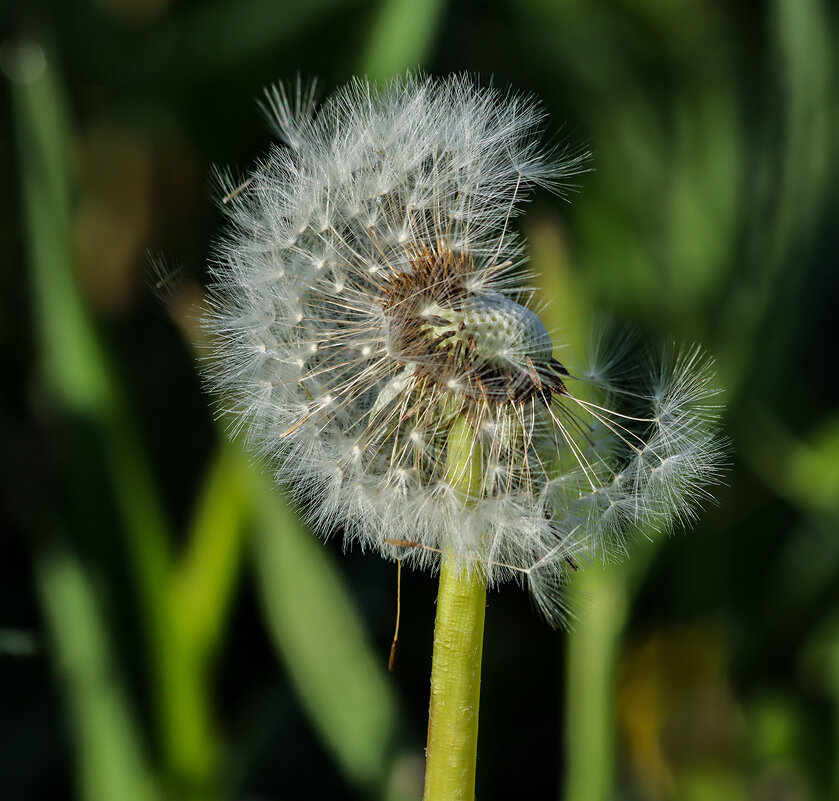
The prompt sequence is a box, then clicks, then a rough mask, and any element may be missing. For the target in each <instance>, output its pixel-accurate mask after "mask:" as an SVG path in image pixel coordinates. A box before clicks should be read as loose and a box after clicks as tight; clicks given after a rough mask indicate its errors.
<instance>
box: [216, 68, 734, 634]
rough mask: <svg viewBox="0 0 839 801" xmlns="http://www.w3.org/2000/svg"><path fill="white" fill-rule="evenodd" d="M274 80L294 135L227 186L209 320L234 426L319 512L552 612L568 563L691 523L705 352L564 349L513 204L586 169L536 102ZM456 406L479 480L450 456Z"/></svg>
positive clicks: (713, 464) (397, 554)
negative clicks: (333, 89) (536, 302)
mask: <svg viewBox="0 0 839 801" xmlns="http://www.w3.org/2000/svg"><path fill="white" fill-rule="evenodd" d="M266 97H267V102H266V104H265V110H266V113H267V114H268V115H269V118H270V122H271V125H272V127H273V129H274V130H275V132H276V133H277V134H278V135H279V136H280V138H281V139H282V141H283V143H284V145H283V146H278V147H276V148H275V149H273V150H272V151H271V153H270V154H269V155H268V157H267V158H266V159H265V160H264V161H263V162H262V163H260V164H259V165H258V166H257V168H256V169H255V170H254V171H253V172H252V173H251V174H250V175H249V176H248V177H247V178H246V180H245V181H244V182H243V183H241V184H240V185H239V186H235V187H234V186H230V185H226V186H225V189H224V198H223V201H224V209H225V211H226V213H227V214H228V215H229V218H230V227H229V230H228V232H227V233H226V234H225V236H224V238H223V239H222V240H221V241H220V243H219V244H218V247H217V254H216V258H215V261H214V264H213V265H212V274H213V279H214V281H213V286H212V291H211V311H210V313H209V315H208V317H207V320H206V323H207V326H208V327H209V329H210V330H211V331H212V333H213V334H214V340H215V343H216V344H215V350H214V353H213V355H212V357H211V359H210V360H209V362H208V365H209V366H208V367H207V375H208V378H209V382H210V384H211V386H212V388H213V389H214V390H215V391H216V392H218V393H219V395H220V396H221V397H223V398H224V403H225V409H227V410H230V412H231V414H232V416H233V418H234V424H233V425H234V428H235V429H236V430H238V429H242V430H244V431H246V432H247V437H248V439H249V441H250V443H251V444H252V446H253V447H255V448H256V449H257V450H258V452H259V453H260V454H261V455H262V456H263V457H264V458H265V459H266V460H267V461H268V462H269V463H270V464H271V465H272V466H273V467H274V469H275V471H276V476H277V479H278V480H279V481H280V482H282V483H283V484H284V485H286V486H288V487H290V488H291V489H292V491H293V492H294V493H295V494H296V496H297V497H298V498H299V499H301V500H302V501H303V503H302V504H301V506H302V508H303V509H304V510H305V511H306V514H307V516H308V518H309V522H310V523H311V524H312V525H313V526H314V527H315V529H317V530H318V531H320V532H322V533H323V534H328V533H329V532H332V531H334V530H336V529H341V530H343V532H344V536H345V537H346V540H347V542H348V543H358V544H360V545H361V546H362V547H363V548H365V549H371V550H374V551H377V552H379V553H380V554H381V555H382V556H384V557H386V558H391V559H403V560H404V561H405V562H406V564H413V565H414V566H417V567H421V568H431V569H435V568H436V567H437V566H438V564H439V560H440V555H441V554H446V555H447V557H448V558H451V559H454V560H455V561H456V562H457V563H459V564H460V565H462V566H463V567H464V568H466V569H467V570H471V569H475V568H477V569H479V570H480V571H481V573H482V575H483V577H484V578H485V579H486V580H487V581H488V582H489V584H490V585H492V584H496V583H499V582H502V581H507V580H510V579H514V580H519V581H520V582H522V583H526V584H527V585H528V586H529V588H530V590H531V592H532V593H533V597H534V599H535V601H536V603H537V605H538V607H539V608H540V609H541V610H542V611H543V612H544V614H545V615H546V617H547V618H548V620H549V621H550V622H552V623H554V624H556V623H559V622H560V621H561V618H562V613H563V609H562V603H561V598H560V595H559V593H558V588H559V587H560V586H561V585H562V583H563V580H564V578H565V577H566V576H567V574H568V572H569V571H574V570H577V568H578V566H579V565H580V564H581V563H583V562H585V561H587V560H588V559H590V558H592V557H593V556H607V555H608V554H610V553H612V552H614V551H616V550H621V549H622V548H623V547H624V545H625V542H626V539H627V537H628V536H629V535H630V534H631V532H633V531H635V530H638V529H639V528H642V527H656V528H660V529H664V528H667V527H668V526H670V525H671V524H672V523H673V522H674V521H678V520H689V519H690V518H691V517H692V516H693V514H694V511H695V509H696V506H697V504H698V503H701V502H702V501H703V500H705V499H706V497H707V487H708V486H709V485H710V484H713V483H714V482H715V481H716V480H718V477H719V470H720V466H721V456H722V449H721V446H720V443H719V438H718V436H717V433H716V427H715V422H714V421H715V410H714V407H713V406H712V405H711V400H712V396H713V391H712V390H711V389H710V379H711V377H712V372H711V365H710V363H709V361H708V360H707V359H706V358H705V357H704V356H703V355H702V354H701V352H700V351H699V350H698V349H696V348H692V349H687V350H685V351H683V352H681V353H680V354H676V356H674V357H671V358H669V359H663V360H660V361H658V362H657V363H655V364H652V363H649V364H646V366H644V365H642V367H641V368H639V369H637V370H634V371H630V370H627V368H626V365H625V364H624V357H625V355H626V354H623V353H621V352H619V351H614V350H613V351H607V352H603V353H599V354H596V358H594V360H593V361H592V362H591V363H588V364H578V365H572V364H570V363H566V362H565V361H563V362H559V361H558V360H557V359H556V358H554V350H555V345H557V344H561V343H554V342H552V340H551V337H550V335H549V333H548V331H547V330H546V328H545V326H544V325H543V323H542V321H541V320H540V319H539V317H538V316H537V315H536V314H535V313H534V312H533V311H532V310H531V309H530V308H528V306H527V301H528V299H529V298H530V296H531V292H530V291H529V289H528V286H527V284H526V282H527V280H528V279H529V278H530V277H531V276H528V275H527V274H526V272H524V271H523V270H522V265H523V263H524V261H525V257H524V246H523V242H522V241H521V240H520V239H519V237H518V236H517V234H516V232H515V231H514V230H513V229H512V227H511V222H512V219H513V218H514V217H515V215H516V214H517V213H518V212H519V210H520V208H521V204H522V202H523V201H524V200H525V198H526V196H527V194H528V192H529V191H530V190H531V189H532V188H534V187H536V186H544V187H548V188H550V189H554V190H559V189H561V188H562V187H563V186H564V185H565V184H566V183H567V181H568V180H569V179H570V178H572V177H573V176H574V175H575V174H577V173H579V172H580V171H581V170H582V169H583V166H584V165H583V159H582V158H580V157H576V158H575V157H570V158H569V157H564V156H563V155H562V154H552V153H548V152H546V151H544V150H543V149H541V148H540V147H539V144H538V139H537V135H538V133H539V129H540V126H541V124H542V122H543V117H544V114H543V112H542V110H541V109H540V107H539V106H538V104H537V103H536V102H535V101H533V100H532V99H530V98H528V97H522V96H514V95H511V94H510V93H504V92H500V91H498V90H497V89H492V88H482V87H480V86H478V85H477V84H476V83H474V82H473V81H471V80H470V79H468V78H465V77H451V78H448V79H446V80H435V79H431V78H425V77H419V76H408V77H407V78H406V79H404V80H401V81H395V82H393V83H390V84H389V85H388V86H387V87H386V88H384V89H381V90H378V89H376V88H374V87H373V86H371V85H370V84H368V83H367V82H366V81H355V82H353V83H352V84H350V85H349V86H348V87H346V88H345V89H343V90H342V91H340V92H338V93H337V94H336V95H335V96H334V97H332V98H331V99H329V100H328V101H327V102H326V103H325V104H324V105H323V106H322V107H321V108H320V109H316V108H315V104H314V102H313V95H312V93H311V92H310V91H307V90H305V89H304V88H302V87H300V86H298V88H297V91H296V92H295V93H294V96H293V99H291V100H290V99H289V94H288V93H287V92H285V91H283V90H282V89H278V90H272V91H270V92H268V93H267V94H266ZM266 387H268V388H269V391H266ZM458 420H461V421H464V420H465V421H466V423H467V431H468V432H470V433H469V436H470V437H471V445H470V448H469V453H470V454H471V458H472V461H475V460H476V461H477V462H478V465H477V467H478V470H479V473H478V475H479V480H478V481H477V482H473V484H474V485H475V486H474V488H473V490H472V491H470V492H469V493H468V494H465V493H463V492H461V491H459V490H458V489H457V487H456V486H454V485H456V484H457V483H458V482H457V480H456V478H457V477H453V476H452V475H451V474H450V473H449V472H447V471H448V468H447V448H448V444H447V443H448V442H449V437H450V434H451V431H452V427H453V426H454V424H455V422H456V421H458ZM470 486H471V485H470Z"/></svg>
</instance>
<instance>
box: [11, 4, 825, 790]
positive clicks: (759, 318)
mask: <svg viewBox="0 0 839 801" xmlns="http://www.w3.org/2000/svg"><path fill="white" fill-rule="evenodd" d="M837 23H839V13H838V12H837V9H836V8H835V7H834V6H832V5H829V4H828V3H826V2H822V1H821V0H767V2H757V0H753V1H751V2H740V3H734V2H725V0H716V1H714V0H682V1H681V2H677V1H676V0H611V1H610V2H606V0H590V1H589V2H584V1H583V0H519V1H518V2H513V0H508V2H503V1H502V0H490V2H485V3H484V2H478V1H477V0H456V1H455V0H453V1H452V2H443V0H377V2H369V1H366V0H365V1H362V0H308V2H302V1H301V2H279V1H278V0H275V1H274V2H270V1H269V0H212V2H203V3H202V2H176V1H175V0H89V2H85V1H84V0H75V1H74V2H68V1H67V0H53V2H47V1H46V0H26V2H18V3H15V2H6V3H5V4H3V5H2V6H0V72H1V73H2V75H1V76H0V175H2V178H3V188H4V191H3V192H2V193H0V270H2V276H3V291H2V296H0V297H2V300H0V304H2V305H0V342H2V360H3V361H2V380H0V453H2V471H3V472H2V477H1V478H2V481H0V499H2V500H1V501H0V503H2V506H1V507H0V510H2V527H1V528H0V798H2V799H8V800H9V801H18V800H20V799H27V800H28V799H34V800H37V801H40V800H41V799H79V801H157V800H158V799H166V800H168V799H171V800H172V801H199V800H200V801H205V800H206V801H221V800H222V799H241V801H246V800H248V801H267V800H268V799H281V798H282V799H314V798H328V799H387V801H400V800H402V799H404V800H405V801H408V800H409V799H418V798H419V797H420V795H421V781H422V769H423V762H422V759H423V746H424V737H425V725H426V713H427V703H428V677H429V671H430V658H431V654H430V647H431V634H432V626H433V617H434V597H435V586H434V581H433V579H432V578H431V577H429V576H426V575H423V574H414V573H407V574H406V575H405V577H404V584H403V610H402V611H403V617H402V629H401V650H400V657H399V664H398V669H397V671H396V672H395V673H394V674H388V673H387V670H386V662H387V654H388V650H389V647H390V638H391V634H392V627H393V622H394V615H395V579H396V576H395V569H394V567H393V565H391V564H388V563H385V562H382V561H380V560H378V559H376V558H375V557H372V556H370V555H367V556H364V555H362V554H360V553H359V552H357V551H354V552H350V553H347V554H342V552H341V545H340V537H337V538H336V539H335V540H333V541H330V542H329V543H328V544H327V545H326V546H324V545H322V544H321V543H320V542H319V541H318V540H316V539H314V538H313V537H311V536H310V535H309V534H307V532H305V531H304V530H303V529H302V527H301V526H300V524H299V523H298V522H297V519H296V517H295V513H294V510H292V509H290V508H289V507H288V506H287V505H286V503H285V501H284V500H283V498H282V496H281V494H280V493H279V492H277V491H276V490H274V489H273V488H272V487H271V486H269V482H268V480H267V478H266V477H265V475H264V473H263V472H260V470H258V469H254V468H253V467H252V466H250V465H249V459H248V456H247V455H244V454H242V453H241V452H240V451H239V450H237V449H236V448H235V447H234V446H230V445H228V444H226V443H225V440H224V438H223V436H222V435H221V433H220V430H219V425H218V424H217V423H216V422H215V421H214V419H213V411H212V407H211V405H210V403H209V402H208V400H207V398H206V397H205V396H204V395H203V393H202V391H201V388H200V383H199V381H198V379H197V377H196V371H195V355H194V350H193V344H194V341H195V339H196V338H197V337H198V336H199V335H200V334H199V332H198V331H197V329H196V324H195V316H194V312H193V310H194V308H195V304H196V303H197V302H198V301H199V300H200V292H201V286H202V282H203V281H204V274H205V271H204V263H205V261H206V258H207V256H208V254H209V252H210V243H211V240H212V236H213V234H214V232H216V231H217V230H218V229H219V227H220V225H221V215H220V213H219V212H218V211H217V210H216V208H215V206H214V205H213V203H212V202H211V200H210V199H209V196H210V194H211V190H210V187H209V183H210V182H209V179H208V176H209V175H210V171H211V166H212V165H213V164H220V165H230V166H231V167H232V168H234V169H235V170H240V171H246V170H247V169H248V167H249V165H250V164H251V163H252V162H253V160H254V159H255V158H257V157H258V156H259V154H261V153H263V152H264V151H265V150H266V148H267V147H268V145H269V135H268V132H267V130H266V126H265V124H264V123H263V121H262V119H261V117H260V115H259V113H258V111H257V108H256V105H255V102H254V100H255V98H257V97H258V96H259V94H260V93H261V90H262V87H264V86H265V85H267V84H269V83H271V82H273V81H275V80H278V79H284V80H289V79H291V80H293V79H294V77H295V76H296V75H297V74H298V73H300V74H302V75H304V76H317V77H319V78H320V80H321V85H322V89H323V91H324V92H326V93H328V92H329V91H331V90H332V89H334V88H335V87H337V86H339V85H341V84H342V83H343V82H344V81H346V80H347V79H348V78H349V77H350V76H352V75H355V74H364V73H366V74H368V75H369V76H371V77H372V78H375V79H382V78H386V77H388V76H392V75H397V74H403V73H404V71H405V69H406V68H409V67H416V66H418V65H419V66H421V67H422V68H423V69H425V70H427V71H429V72H431V73H433V74H445V73H448V72H451V71H463V70H467V71H469V72H472V73H475V74H477V75H479V76H481V78H482V79H483V80H489V79H490V78H492V79H493V80H494V82H495V83H496V84H497V85H501V86H504V85H507V84H511V85H513V86H515V87H516V88H519V89H523V90H528V91H532V92H535V93H536V94H537V95H538V96H539V97H541V98H542V100H543V101H544V104H545V106H546V108H547V110H548V112H549V114H550V119H549V121H548V123H547V135H548V137H549V138H551V139H552V141H554V142H556V143H558V144H559V145H560V146H568V147H570V148H571V149H572V150H580V149H590V150H591V151H592V152H593V159H592V161H591V167H592V171H591V172H589V173H588V174H586V175H584V176H581V178H580V180H579V186H578V187H577V188H576V189H575V190H574V191H573V192H572V193H571V194H570V195H569V196H568V200H570V203H569V202H566V200H565V199H558V198H555V197H551V196H549V195H547V193H545V192H539V193H537V194H536V196H535V198H534V200H533V202H532V204H530V206H529V207H528V209H527V214H526V215H525V216H524V217H522V218H520V220H519V225H520V228H521V230H522V232H523V234H524V235H525V236H526V237H527V238H528V240H529V244H530V253H531V262H532V266H533V267H534V268H535V269H536V270H538V271H539V272H540V273H541V274H542V283H543V292H544V296H545V297H546V298H550V299H551V305H550V307H549V313H548V318H549V319H548V320H547V322H548V324H549V327H550V328H552V329H556V330H558V331H560V332H561V334H562V335H563V337H564V338H565V339H566V340H567V341H568V342H570V343H573V342H575V341H579V340H582V339H585V338H586V336H587V331H588V330H589V328H590V327H591V326H592V325H593V324H595V321H597V320H601V321H602V320H603V319H604V318H608V319H611V320H612V322H613V323H614V324H615V325H616V326H617V327H619V328H623V327H627V328H633V329H635V330H636V331H638V332H639V333H640V335H641V337H642V338H644V339H648V340H649V341H651V342H660V341H671V340H676V341H681V342H700V343H702V344H703V346H704V347H705V348H706V350H707V351H708V352H710V353H711V354H713V355H714V356H715V357H716V359H717V364H718V381H719V384H720V386H721V387H722V388H723V389H724V399H725V403H726V405H727V412H726V416H725V428H726V433H727V434H728V436H729V437H730V438H731V440H732V441H733V450H734V455H733V459H732V466H731V469H730V470H729V472H728V475H727V486H726V487H722V488H720V489H719V490H718V491H716V492H715V495H716V498H717V504H716V505H713V506H711V507H710V508H709V509H707V510H706V512H705V513H704V514H703V515H702V517H701V520H700V522H699V524H698V525H697V526H695V528H694V529H693V530H692V531H690V532H678V533H676V534H675V535H674V536H673V537H671V538H659V539H658V540H656V541H654V542H652V543H650V542H646V541H643V540H642V541H641V542H640V543H639V544H638V546H637V547H636V548H635V549H634V550H633V553H632V554H631V557H630V558H629V559H628V560H627V561H626V562H624V563H622V564H619V565H611V566H609V567H606V568H600V567H599V566H591V567H589V568H588V569H587V570H586V571H584V572H581V573H580V574H579V575H578V576H575V578H574V581H573V584H572V586H570V587H569V589H568V593H569V600H570V602H571V603H572V604H573V606H574V608H575V610H576V612H577V621H576V623H575V624H574V628H573V630H572V631H571V632H559V633H556V632H552V631H551V630H550V629H549V628H548V627H547V626H546V625H545V624H544V623H543V622H542V621H541V620H540V619H539V618H538V616H537V615H536V613H535V612H534V611H533V609H532V608H531V604H530V602H529V600H528V598H527V596H526V594H525V593H523V592H522V591H521V590H519V589H517V588H515V587H513V586H509V587H505V588H502V589H501V590H499V591H496V592H492V593H491V594H490V598H489V607H488V610H487V629H486V643H485V650H484V687H483V707H482V711H481V733H480V740H479V761H478V798H479V799H484V800H485V801H489V799H505V800H506V799H565V801H612V800H613V799H626V800H627V801H630V800H632V801H635V800H638V801H641V800H642V799H644V800H646V799H650V800H651V801H657V800H658V799H661V800H662V801H664V800H665V799H678V800H679V801H682V800H683V801H705V800H706V799H707V800H708V801H712V800H716V799H722V800H723V801H740V800H741V799H743V801H746V800H747V799H748V800H749V801H776V800H777V801H806V800H808V799H810V800H812V801H821V799H830V798H839V536H837V533H838V532H837V522H839V412H837V381H836V372H837V368H836V362H837V359H836V350H837V346H838V345H839V341H837V335H836V328H837V327H836V325H835V321H836V315H837V312H836V309H837V303H838V302H839V292H838V291H837V287H839V282H837V280H836V263H837V258H836V253H837V250H839V226H838V225H837V222H839V220H837V210H838V209H839V193H838V192H837V160H838V158H839V148H837V144H839V137H837V129H838V128H839V103H837V97H839V94H837V89H839V85H837V84H838V82H837V69H836V62H837V58H838V57H839V50H837V44H839V24H837ZM150 253H151V254H155V256H156V258H157V259H158V261H159V259H161V258H162V259H163V260H165V262H166V264H167V265H168V268H167V269H160V268H158V269H157V270H155V269H154V268H153V267H152V266H151V265H152V263H153V261H154V260H153V259H152V258H150V256H149V254H150Z"/></svg>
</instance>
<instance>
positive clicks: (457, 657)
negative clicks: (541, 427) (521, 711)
mask: <svg viewBox="0 0 839 801" xmlns="http://www.w3.org/2000/svg"><path fill="white" fill-rule="evenodd" d="M447 476H448V478H449V480H450V481H451V482H452V483H453V484H454V485H455V487H456V488H457V489H458V490H459V491H460V492H462V493H463V494H465V495H467V497H468V496H469V495H472V494H473V493H476V492H477V489H478V488H479V487H480V481H481V454H480V449H479V446H478V445H477V444H476V442H475V438H474V433H473V431H472V428H471V427H470V426H469V424H468V422H466V420H465V419H463V418H460V419H459V420H458V421H457V422H456V423H455V424H454V426H453V427H452V431H451V434H450V435H449V441H448V456H447ZM485 607H486V579H485V577H484V576H483V575H482V574H481V573H480V571H479V568H476V567H473V568H472V569H469V570H467V569H466V568H465V567H464V566H463V564H462V563H461V564H458V563H457V561H456V560H455V559H454V558H452V557H451V556H448V555H444V556H443V564H442V566H441V568H440V589H439V593H438V596H437V620H436V622H435V626H434V654H433V658H432V665H431V702H430V705H429V710H428V744H427V748H426V766H425V796H424V801H473V799H474V797H475V763H476V759H477V752H478V707H479V702H480V694H481V656H482V654H483V637H484V611H485Z"/></svg>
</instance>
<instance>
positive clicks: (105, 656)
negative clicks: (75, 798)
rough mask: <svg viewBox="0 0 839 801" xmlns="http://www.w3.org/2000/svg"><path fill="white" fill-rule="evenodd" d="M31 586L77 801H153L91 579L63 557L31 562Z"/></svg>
mask: <svg viewBox="0 0 839 801" xmlns="http://www.w3.org/2000/svg"><path fill="white" fill-rule="evenodd" d="M35 572H36V578H37V586H38V590H39V592H40V596H41V601H42V604H43V608H44V615H45V620H46V624H47V626H48V628H49V632H50V635H51V645H52V650H53V655H54V661H55V664H56V668H57V671H58V678H59V682H60V683H61V685H62V689H63V693H64V696H65V698H66V700H67V703H68V706H69V709H70V712H71V727H72V737H73V745H74V747H75V749H76V752H77V754H78V760H77V764H78V767H79V774H78V781H79V796H80V798H82V799H84V801H114V799H119V801H156V799H158V798H160V795H159V794H158V793H157V792H156V790H155V787H154V782H153V780H152V776H151V773H150V770H149V767H148V764H147V761H146V758H145V755H144V753H143V749H142V745H141V743H140V741H139V737H138V731H139V726H138V725H137V721H136V720H135V718H134V715H133V711H132V709H131V708H130V705H129V702H128V697H127V693H126V690H125V686H124V683H123V680H122V676H121V675H120V673H119V671H118V667H117V665H116V664H115V663H114V661H113V656H112V654H113V647H112V643H110V642H109V639H108V631H107V626H106V625H105V621H104V620H103V617H102V614H101V611H100V610H101V606H102V604H101V599H100V598H99V597H98V596H97V594H96V592H95V589H94V586H95V582H94V580H93V577H92V576H91V575H89V573H88V572H87V571H86V570H85V568H84V566H83V565H82V563H81V562H80V561H79V560H78V559H77V558H76V556H75V555H74V554H73V553H72V552H71V551H69V550H66V549H64V548H60V547H52V548H42V549H40V550H39V551H38V552H37V554H36V560H35Z"/></svg>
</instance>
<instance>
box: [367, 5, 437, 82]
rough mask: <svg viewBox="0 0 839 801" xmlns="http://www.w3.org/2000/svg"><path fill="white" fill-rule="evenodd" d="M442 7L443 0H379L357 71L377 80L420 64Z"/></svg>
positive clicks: (426, 56)
mask: <svg viewBox="0 0 839 801" xmlns="http://www.w3.org/2000/svg"><path fill="white" fill-rule="evenodd" d="M445 7H446V3H445V0H379V2H378V9H377V10H376V13H375V16H374V17H373V20H372V23H371V25H370V32H369V33H368V34H367V41H366V43H365V46H364V49H363V52H362V54H361V57H360V60H359V65H358V70H359V72H360V73H361V74H362V75H366V76H367V77H368V78H370V79H371V80H374V81H378V80H384V79H386V78H392V77H393V76H395V75H402V74H404V73H405V71H406V70H408V69H416V68H417V67H419V66H422V65H423V64H424V63H425V61H426V60H427V58H428V56H429V54H430V52H431V48H432V46H433V44H434V39H435V37H436V34H437V29H438V27H439V24H440V19H441V17H442V16H443V11H444V10H445Z"/></svg>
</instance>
